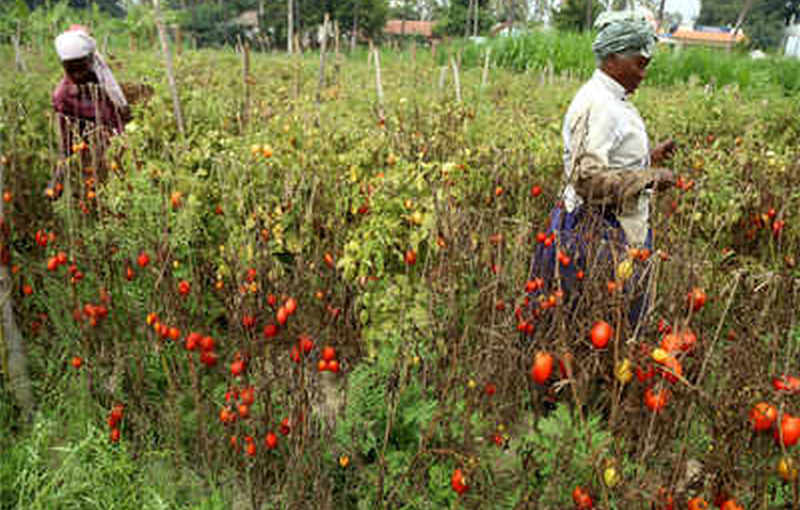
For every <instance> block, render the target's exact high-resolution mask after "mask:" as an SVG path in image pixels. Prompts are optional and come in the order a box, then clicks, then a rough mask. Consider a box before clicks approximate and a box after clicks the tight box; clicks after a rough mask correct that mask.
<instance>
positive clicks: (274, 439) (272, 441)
mask: <svg viewBox="0 0 800 510" xmlns="http://www.w3.org/2000/svg"><path fill="white" fill-rule="evenodd" d="M264 446H266V447H267V449H268V450H274V449H275V447H277V446H278V436H277V435H275V433H274V432H267V436H266V437H265V438H264Z"/></svg>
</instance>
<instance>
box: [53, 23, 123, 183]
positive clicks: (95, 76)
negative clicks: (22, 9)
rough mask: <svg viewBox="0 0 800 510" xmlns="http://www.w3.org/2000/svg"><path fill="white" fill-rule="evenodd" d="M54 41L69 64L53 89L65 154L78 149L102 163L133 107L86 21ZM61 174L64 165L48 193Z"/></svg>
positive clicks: (87, 160) (90, 161) (86, 161)
mask: <svg viewBox="0 0 800 510" xmlns="http://www.w3.org/2000/svg"><path fill="white" fill-rule="evenodd" d="M55 47H56V53H58V58H59V59H60V60H61V65H62V66H63V67H64V77H63V78H62V80H61V82H60V83H59V84H58V86H57V87H56V89H55V91H53V109H54V110H55V111H56V115H57V117H58V126H59V131H60V134H61V154H62V156H63V157H64V158H66V157H68V156H70V155H71V154H72V153H73V152H76V151H79V152H81V162H82V165H83V166H85V167H86V166H88V167H96V166H100V165H102V164H103V161H102V160H103V156H104V153H105V148H106V146H107V144H108V140H109V138H110V137H112V136H114V135H116V134H119V133H121V132H122V131H123V130H124V128H125V124H126V123H127V122H128V121H129V120H130V118H131V116H130V107H129V106H128V102H127V101H126V99H125V95H124V94H123V92H122V89H121V88H120V86H119V84H118V83H117V81H116V80H115V79H114V75H113V73H112V72H111V69H109V67H108V65H107V64H106V62H105V60H104V59H103V57H102V56H101V55H100V54H99V53H98V52H97V44H96V42H95V40H94V39H93V38H92V37H91V36H90V35H89V33H88V30H87V29H86V28H85V27H82V26H80V25H72V26H71V27H70V28H69V30H67V31H66V32H64V33H62V34H60V35H59V36H58V37H56V40H55ZM95 169H96V168H95ZM60 177H61V165H59V167H58V169H57V171H56V175H55V176H54V178H53V181H52V182H51V184H50V185H49V186H48V188H47V190H46V194H47V196H49V197H51V198H57V197H58V195H59V194H60V186H58V185H59V184H60V183H58V180H59V179H60Z"/></svg>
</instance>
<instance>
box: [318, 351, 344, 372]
mask: <svg viewBox="0 0 800 510" xmlns="http://www.w3.org/2000/svg"><path fill="white" fill-rule="evenodd" d="M317 371H318V372H325V371H329V372H333V373H334V374H336V373H339V361H338V360H337V359H336V349H334V348H333V347H331V346H330V345H328V346H325V347H324V348H323V349H322V357H321V358H320V360H319V361H318V362H317Z"/></svg>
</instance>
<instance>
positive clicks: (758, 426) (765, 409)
mask: <svg viewBox="0 0 800 510" xmlns="http://www.w3.org/2000/svg"><path fill="white" fill-rule="evenodd" d="M777 418H778V409H777V408H776V407H775V406H774V405H772V404H769V403H767V402H759V403H758V404H756V405H754V406H753V408H752V409H751V410H750V424H751V425H752V426H753V430H755V431H756V432H762V431H764V430H769V429H770V428H771V427H772V424H773V423H775V420H776V419H777Z"/></svg>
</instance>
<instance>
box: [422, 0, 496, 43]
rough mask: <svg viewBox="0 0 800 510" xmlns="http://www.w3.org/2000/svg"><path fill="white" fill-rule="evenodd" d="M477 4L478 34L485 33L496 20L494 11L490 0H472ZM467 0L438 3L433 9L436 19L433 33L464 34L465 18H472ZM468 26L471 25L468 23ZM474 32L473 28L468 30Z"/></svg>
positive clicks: (458, 35)
mask: <svg viewBox="0 0 800 510" xmlns="http://www.w3.org/2000/svg"><path fill="white" fill-rule="evenodd" d="M474 1H476V2H477V6H478V30H477V33H478V34H485V33H486V32H488V30H489V29H490V28H491V27H492V26H493V25H494V24H495V23H496V22H497V16H496V11H495V9H494V6H493V5H492V2H491V1H490V0H474ZM469 7H470V1H469V0H450V2H449V3H448V4H447V5H440V7H439V8H438V9H436V10H435V11H434V16H433V19H435V20H437V23H436V26H435V27H434V33H435V34H436V35H439V36H444V35H448V36H454V37H461V36H463V35H464V34H465V27H466V26H467V19H468V18H469V19H470V21H471V20H473V19H474V18H473V16H472V14H471V13H470V10H469ZM470 26H472V25H471V24H470ZM469 33H470V34H472V33H474V32H473V30H470V31H469Z"/></svg>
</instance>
